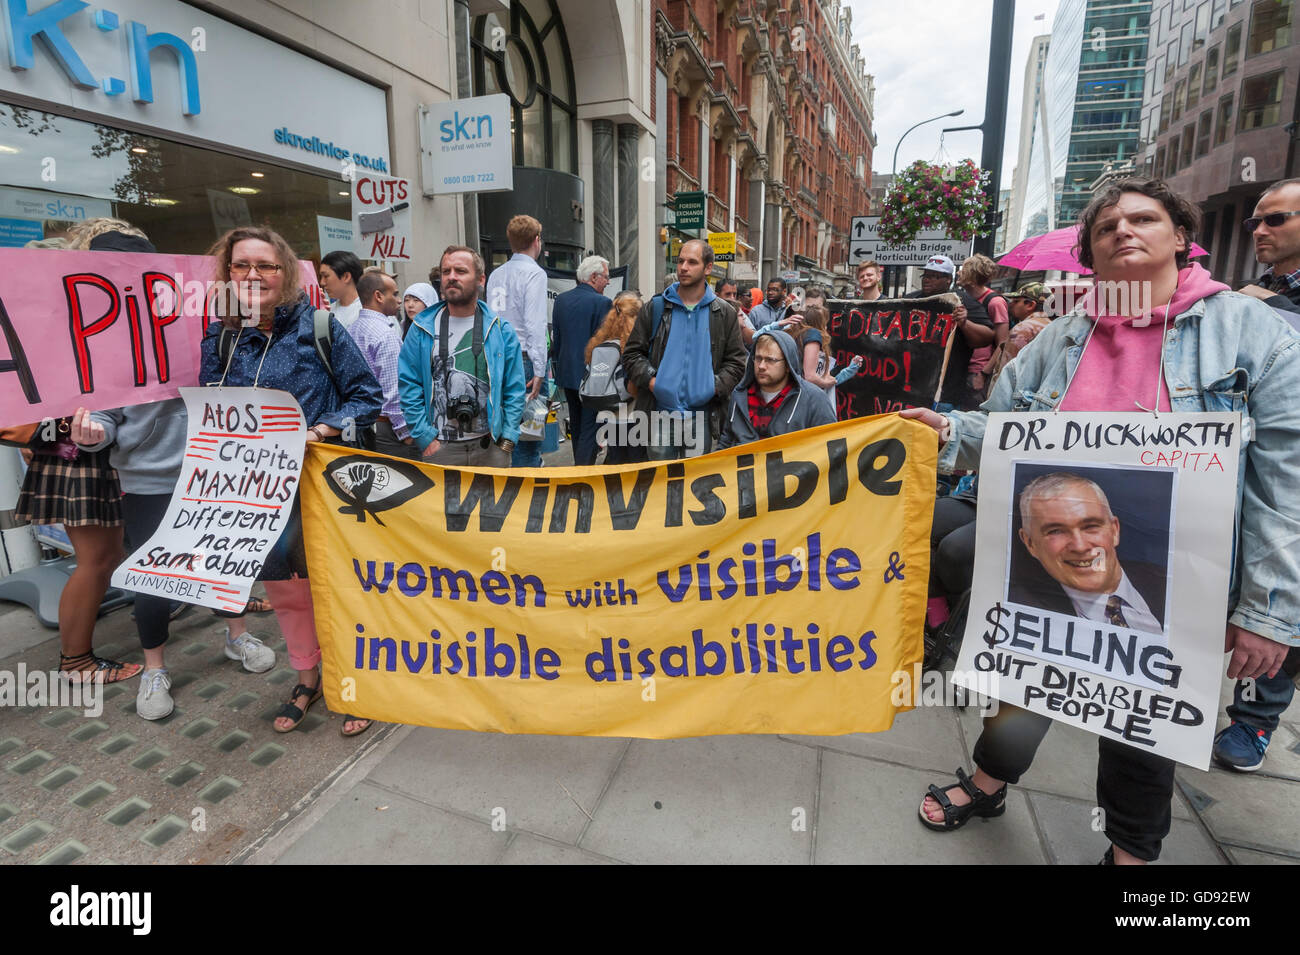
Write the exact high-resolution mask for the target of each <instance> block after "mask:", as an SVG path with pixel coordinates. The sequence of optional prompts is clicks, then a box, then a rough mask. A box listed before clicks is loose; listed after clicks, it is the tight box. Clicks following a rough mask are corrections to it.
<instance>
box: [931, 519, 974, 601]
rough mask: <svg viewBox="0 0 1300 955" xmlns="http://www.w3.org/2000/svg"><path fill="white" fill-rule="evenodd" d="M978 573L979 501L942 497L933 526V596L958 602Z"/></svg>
mask: <svg viewBox="0 0 1300 955" xmlns="http://www.w3.org/2000/svg"><path fill="white" fill-rule="evenodd" d="M974 572H975V502H974V501H967V500H964V499H962V498H957V497H941V498H938V499H937V500H936V501H935V502H934V522H933V523H932V524H931V525H930V596H931V597H951V598H952V599H954V600H955V599H956V598H958V597H960V596H961V595H962V594H964V593H965V592H966V591H968V590H970V585H971V577H972V575H973V574H974Z"/></svg>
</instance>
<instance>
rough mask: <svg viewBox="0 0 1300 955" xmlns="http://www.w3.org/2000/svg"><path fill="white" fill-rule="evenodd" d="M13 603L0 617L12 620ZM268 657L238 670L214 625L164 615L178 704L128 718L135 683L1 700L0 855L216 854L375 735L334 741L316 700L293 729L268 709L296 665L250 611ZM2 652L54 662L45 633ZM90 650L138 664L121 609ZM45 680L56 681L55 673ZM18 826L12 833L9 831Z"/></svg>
mask: <svg viewBox="0 0 1300 955" xmlns="http://www.w3.org/2000/svg"><path fill="white" fill-rule="evenodd" d="M24 616H26V617H27V618H29V619H30V620H31V621H35V616H34V615H33V614H32V613H31V611H29V610H27V609H26V608H25V607H20V608H17V609H16V610H13V611H11V612H9V613H8V614H6V615H5V616H4V618H3V619H4V625H5V626H13V625H15V623H16V622H17V621H19V620H20V619H21V618H23V617H24ZM248 623H249V626H250V627H251V628H252V629H253V630H254V631H255V632H262V633H263V634H265V635H267V637H268V640H267V645H268V646H270V647H272V648H273V649H274V650H276V652H277V654H278V663H279V665H278V666H277V667H276V668H275V669H273V670H271V671H270V672H267V673H262V674H253V673H247V672H245V671H244V670H243V669H242V668H241V667H240V666H239V664H238V663H236V662H233V661H231V660H228V659H226V657H225V655H224V653H223V652H222V639H223V632H224V628H225V624H224V622H223V621H221V620H219V619H218V618H216V617H214V616H212V614H211V613H209V612H208V611H207V610H205V609H202V608H196V609H194V610H191V611H190V612H189V613H188V614H186V615H185V616H184V617H182V618H181V619H180V620H177V621H175V622H173V624H172V628H171V633H172V637H171V640H170V641H169V643H168V647H167V663H168V666H169V669H170V671H171V676H172V696H173V698H174V699H175V702H176V709H175V710H174V711H173V713H172V715H171V716H170V717H168V718H166V719H163V720H157V721H154V722H148V721H145V720H142V719H140V717H138V716H137V715H136V713H135V699H136V692H137V689H138V687H139V685H140V681H139V678H136V679H132V680H127V681H124V682H122V683H119V684H112V685H109V686H107V687H104V688H103V693H104V700H103V711H102V712H101V713H98V714H94V715H90V716H87V715H86V714H85V712H84V710H83V709H74V708H71V707H39V708H29V707H12V706H5V707H0V804H3V806H4V807H6V808H5V809H3V810H0V846H2V847H3V848H0V864H5V863H16V864H23V863H31V862H36V861H39V860H42V859H44V860H45V861H60V862H71V861H76V862H86V863H98V862H103V861H109V860H111V861H115V862H122V863H166V864H176V863H191V862H206V863H214V862H224V861H227V860H228V859H231V858H232V857H233V856H234V855H236V854H237V853H238V852H239V850H240V849H241V848H242V847H244V846H246V845H249V844H250V843H252V842H253V841H254V840H256V839H257V838H258V837H259V836H260V834H261V833H263V832H264V831H265V830H266V829H267V828H268V827H270V826H271V825H273V824H274V823H275V822H276V820H277V819H279V818H280V816H281V815H282V814H284V813H285V812H287V811H288V810H289V809H290V808H291V807H293V806H294V805H295V804H296V803H297V802H298V801H299V800H300V799H302V797H304V796H305V795H307V794H308V793H309V792H311V791H312V790H313V788H314V787H316V786H318V785H319V784H320V783H321V782H322V780H325V779H326V778H327V777H329V776H330V774H331V773H332V772H333V771H334V770H335V769H336V768H337V767H338V766H340V765H341V764H343V763H344V762H346V761H348V760H350V759H352V758H353V757H354V756H355V754H356V753H357V752H358V751H359V750H361V749H363V748H365V747H366V746H367V745H369V741H370V740H373V739H375V738H376V737H377V736H378V735H379V733H378V732H377V731H372V733H371V734H367V736H362V737H358V738H356V739H350V740H349V739H344V738H343V737H341V736H340V735H339V733H338V728H339V725H340V717H338V716H336V715H332V714H330V713H329V712H328V711H327V710H326V709H325V707H324V704H323V703H317V704H316V705H315V706H314V707H313V708H312V710H311V712H310V713H309V714H308V716H307V719H306V721H304V723H303V725H302V726H301V727H300V728H299V729H298V730H296V731H295V732H293V733H285V734H281V733H276V732H274V730H273V729H272V727H271V714H272V713H273V712H274V710H276V709H278V707H279V705H280V704H281V703H282V702H283V701H284V700H285V699H286V698H287V694H288V691H289V689H290V688H291V687H292V686H293V682H292V681H293V680H294V674H293V672H292V671H291V670H290V669H289V668H288V666H287V660H286V657H285V654H284V644H283V641H282V640H281V639H280V637H279V631H278V629H277V627H276V624H275V619H274V617H273V616H271V615H265V616H255V617H250V618H249V621H248ZM46 633H47V638H46V640H45V641H44V642H43V643H40V644H38V645H36V646H34V647H30V648H28V649H26V650H23V651H22V652H20V653H17V654H11V655H9V656H7V657H5V658H4V659H0V671H9V672H11V673H17V672H18V667H19V664H22V665H24V666H25V667H26V668H27V672H28V673H30V672H32V671H33V670H40V671H43V672H45V671H49V670H50V669H51V668H54V667H57V661H58V652H59V645H58V639H57V637H56V636H55V635H54V633H53V631H46ZM95 646H96V650H97V651H98V652H99V653H101V654H103V655H107V656H112V657H115V658H117V659H122V660H126V661H128V662H139V661H140V660H141V659H142V653H141V651H140V644H139V640H138V638H137V636H136V630H135V624H134V621H133V620H132V619H131V616H130V611H129V609H127V608H123V609H120V610H116V611H114V612H112V613H110V614H108V615H106V616H104V617H101V618H100V619H99V620H98V621H97V623H96V628H95ZM56 682H57V681H56ZM20 834H21V835H20Z"/></svg>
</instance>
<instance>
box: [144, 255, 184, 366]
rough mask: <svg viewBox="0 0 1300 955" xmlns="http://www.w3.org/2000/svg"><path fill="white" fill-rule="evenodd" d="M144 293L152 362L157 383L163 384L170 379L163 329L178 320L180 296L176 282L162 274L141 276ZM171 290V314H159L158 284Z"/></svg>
mask: <svg viewBox="0 0 1300 955" xmlns="http://www.w3.org/2000/svg"><path fill="white" fill-rule="evenodd" d="M143 280H144V287H145V291H146V292H147V293H148V296H147V298H146V300H145V304H146V305H147V306H148V308H149V324H150V325H152V326H153V361H154V368H155V369H157V371H158V381H159V382H160V383H161V382H165V381H167V380H169V379H170V378H171V367H170V362H169V361H168V356H167V338H166V336H164V335H163V329H164V328H166V327H167V326H168V325H170V324H172V322H175V321H177V320H179V319H180V317H181V294H180V289H178V288H177V287H176V280H175V279H173V278H172V277H171V276H170V275H164V274H163V273H162V272H146V273H144V276H143ZM159 283H162V284H163V285H165V286H167V288H169V289H171V294H172V302H173V303H174V304H173V308H172V312H171V314H160V312H161V305H162V303H161V302H160V301H159V297H160V296H159V292H158V284H159Z"/></svg>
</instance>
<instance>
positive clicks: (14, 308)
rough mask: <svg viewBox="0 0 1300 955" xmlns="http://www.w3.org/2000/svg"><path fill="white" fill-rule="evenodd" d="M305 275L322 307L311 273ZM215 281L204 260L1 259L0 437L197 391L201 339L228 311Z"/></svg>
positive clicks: (121, 255) (10, 254) (43, 255)
mask: <svg viewBox="0 0 1300 955" xmlns="http://www.w3.org/2000/svg"><path fill="white" fill-rule="evenodd" d="M298 269H299V280H300V282H301V285H302V287H303V289H304V290H305V291H306V292H307V294H308V296H309V297H310V298H311V301H312V304H313V305H314V306H315V307H317V308H320V307H322V306H323V304H324V296H323V295H322V294H321V290H320V286H319V285H318V284H317V282H316V271H315V269H314V268H313V267H312V264H311V263H310V262H299V263H298ZM214 271H215V262H214V260H213V259H210V258H208V257H207V256H204V255H160V254H156V255H144V254H140V253H134V252H72V251H67V250H63V249H0V427H14V426H17V425H23V424H30V423H31V422H33V421H41V420H42V419H45V418H60V417H65V416H68V415H71V414H73V413H75V412H76V410H77V408H79V407H85V408H89V409H90V410H91V411H97V410H100V409H103V408H121V407H125V406H126V405H134V404H143V403H145V402H149V401H161V400H162V399H164V398H175V397H176V396H177V394H178V393H179V392H178V389H180V388H181V387H185V386H191V385H196V384H198V380H199V346H200V343H201V341H202V339H203V330H204V329H205V328H206V327H207V325H208V323H209V322H210V321H212V320H213V318H214V316H215V315H216V314H218V313H219V311H220V305H219V300H221V301H225V302H227V303H228V302H229V297H228V296H227V297H224V298H222V297H220V296H218V295H217V294H216V292H215V286H216V283H215V282H214V281H213V274H214ZM236 307H237V306H236Z"/></svg>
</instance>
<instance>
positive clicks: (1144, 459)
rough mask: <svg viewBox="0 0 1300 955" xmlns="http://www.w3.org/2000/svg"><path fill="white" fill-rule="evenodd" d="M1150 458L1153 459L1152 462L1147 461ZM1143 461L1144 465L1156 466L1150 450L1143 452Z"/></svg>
mask: <svg viewBox="0 0 1300 955" xmlns="http://www.w3.org/2000/svg"><path fill="white" fill-rule="evenodd" d="M1148 458H1151V459H1152V460H1147V459H1148ZM1141 461H1142V463H1143V464H1155V460H1154V456H1153V452H1151V451H1149V450H1148V451H1143V452H1142V457H1141Z"/></svg>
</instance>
